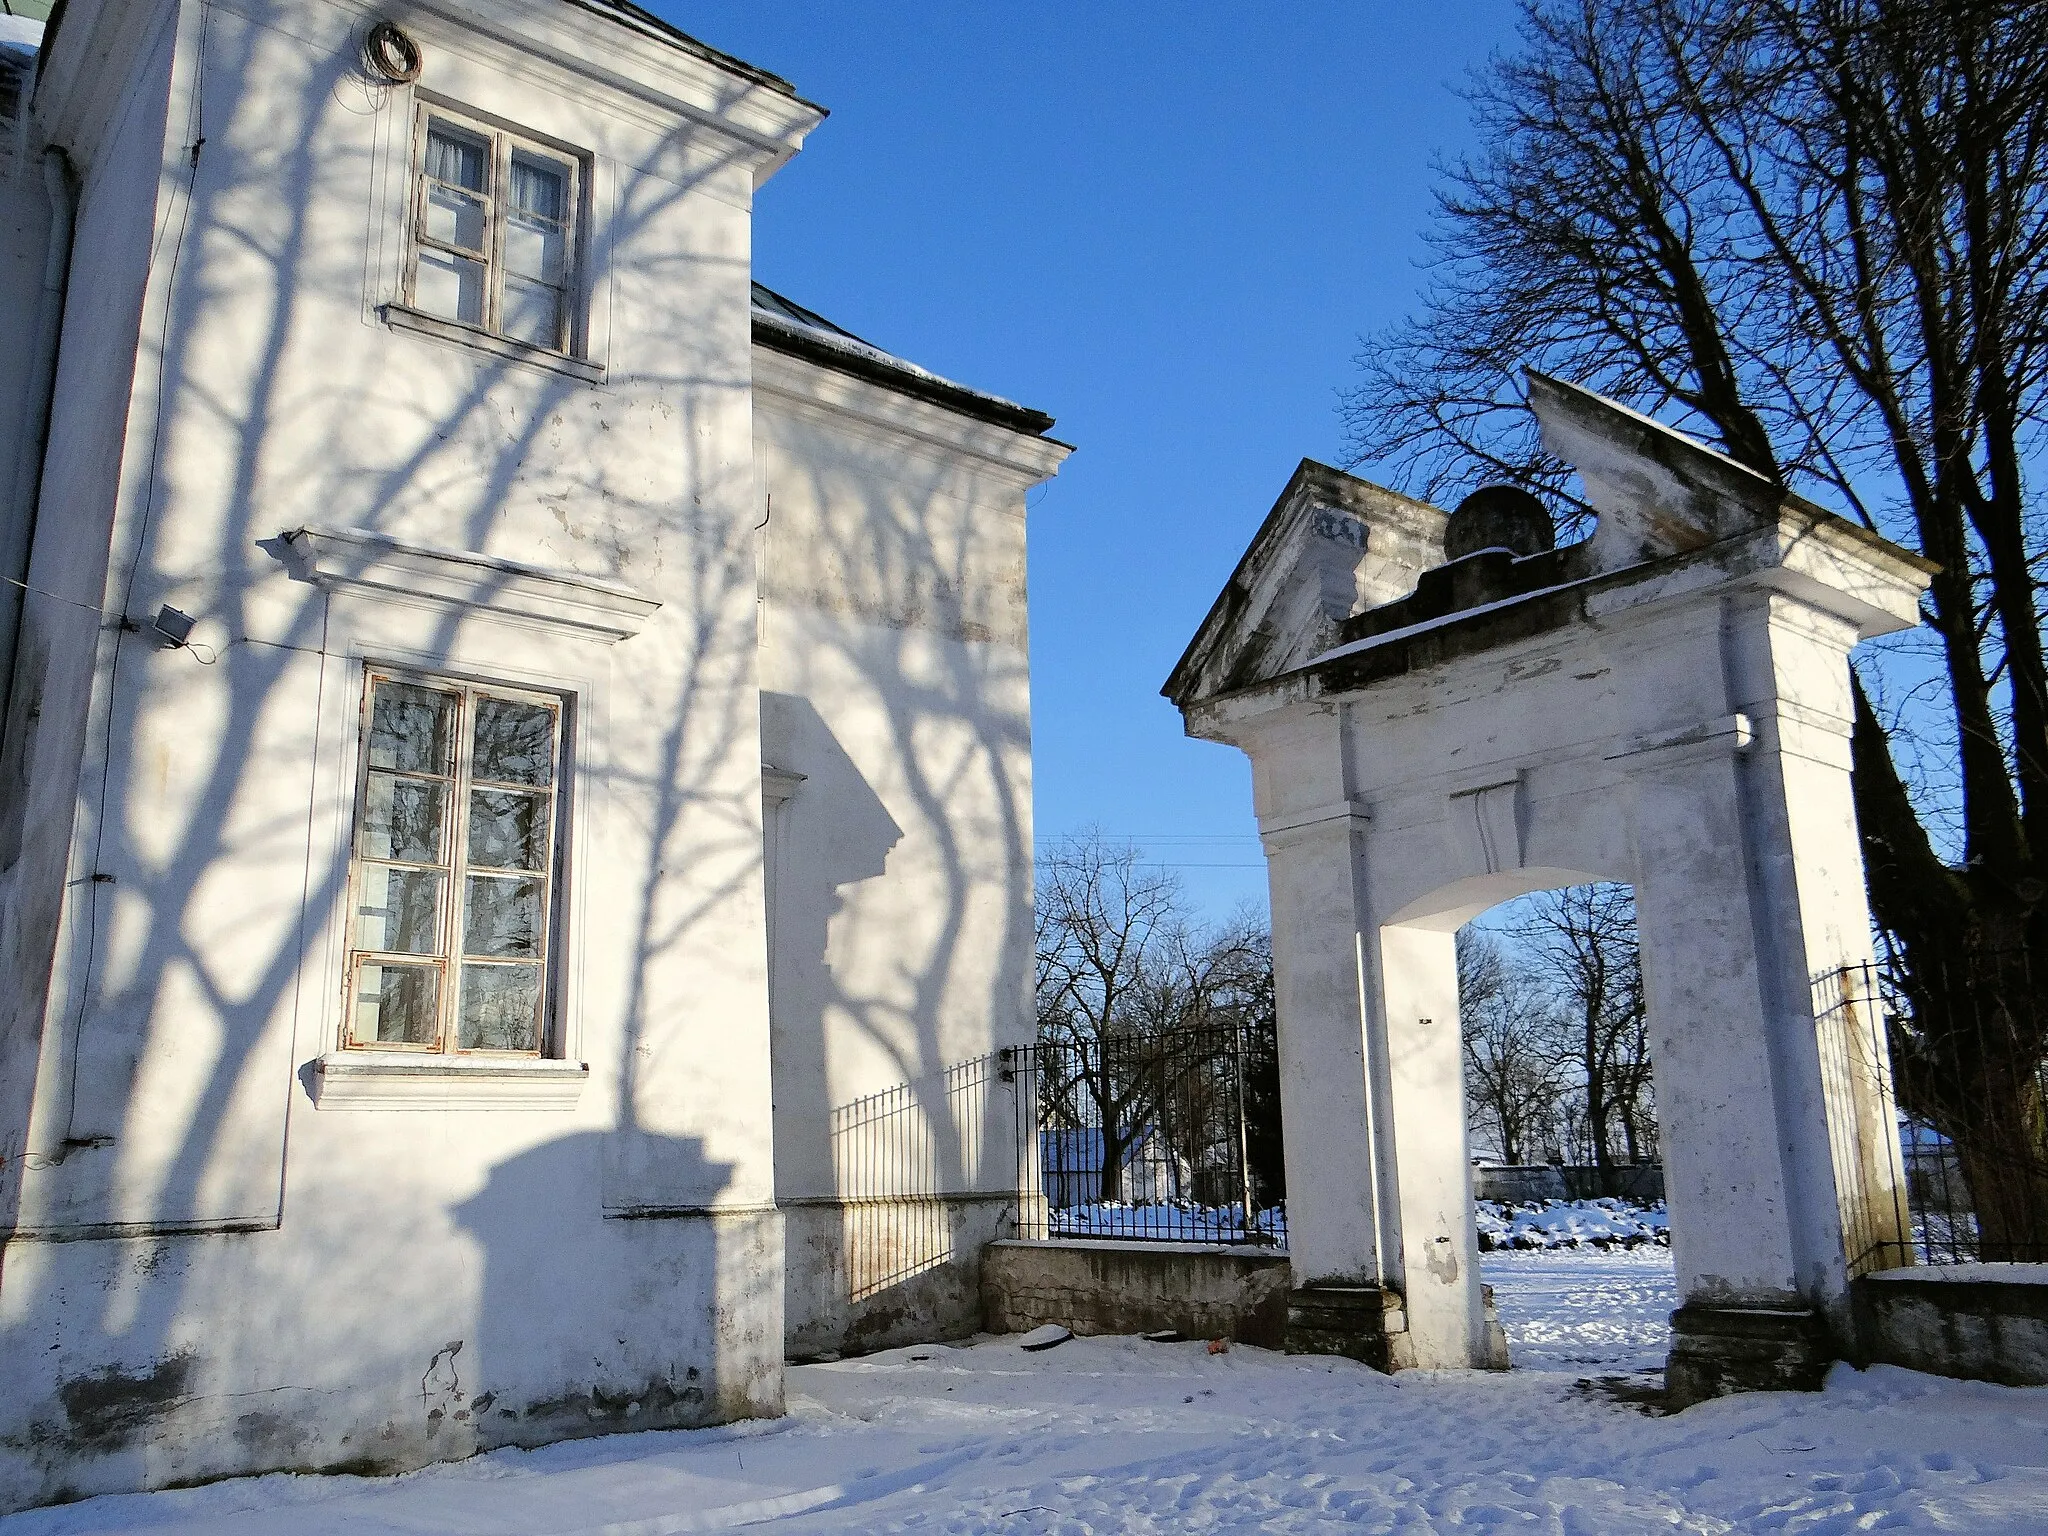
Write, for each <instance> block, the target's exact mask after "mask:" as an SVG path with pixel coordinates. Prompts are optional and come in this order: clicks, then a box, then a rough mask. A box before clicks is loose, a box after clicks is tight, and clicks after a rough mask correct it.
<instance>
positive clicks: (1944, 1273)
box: [1869, 1263, 2048, 1285]
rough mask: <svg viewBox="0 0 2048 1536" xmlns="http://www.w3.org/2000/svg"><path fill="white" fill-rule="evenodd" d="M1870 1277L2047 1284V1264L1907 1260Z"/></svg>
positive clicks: (1963, 1283) (1969, 1282)
mask: <svg viewBox="0 0 2048 1536" xmlns="http://www.w3.org/2000/svg"><path fill="white" fill-rule="evenodd" d="M1869 1278H1870V1279H1872V1280H1946V1281H1949V1282H1950V1283H1952V1284H1955V1285H1984V1284H1991V1285H2048V1264H1999V1263H1970V1264H1911V1265H1908V1266H1907V1267H1906V1268H1904V1269H1881V1270H1879V1271H1878V1272H1877V1273H1876V1274H1874V1275H1871V1276H1870V1277H1869Z"/></svg>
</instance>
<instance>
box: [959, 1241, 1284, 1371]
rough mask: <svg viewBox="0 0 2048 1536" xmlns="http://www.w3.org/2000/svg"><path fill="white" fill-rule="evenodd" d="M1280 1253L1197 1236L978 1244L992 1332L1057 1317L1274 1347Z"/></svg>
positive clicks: (1278, 1335)
mask: <svg viewBox="0 0 2048 1536" xmlns="http://www.w3.org/2000/svg"><path fill="white" fill-rule="evenodd" d="M1290 1283H1291V1282H1290V1279H1289V1270H1288V1264H1287V1255H1286V1254H1284V1253H1271V1252H1266V1251H1262V1250H1258V1249H1245V1248H1207V1247H1203V1246H1201V1245H1199V1244H1195V1243H1096V1242H1069V1243H1027V1242H1007V1241H1006V1242H996V1243H990V1244H989V1245H988V1248H987V1249H986V1250H985V1251H984V1252H983V1254H982V1261H981V1302H982V1313H983V1321H984V1323H985V1324H986V1326H987V1328H988V1330H989V1331H990V1332H991V1333H1021V1332H1023V1331H1025V1330H1027V1329H1031V1328H1036V1327H1038V1326H1040V1325H1041V1324H1044V1323H1061V1324H1064V1325H1065V1326H1066V1327H1068V1328H1071V1329H1073V1330H1074V1332H1076V1333H1081V1334H1095V1333H1150V1332H1152V1331H1153V1330H1155V1329H1162V1328H1175V1329H1178V1330H1179V1331H1180V1332H1182V1333H1184V1334H1187V1335H1188V1336H1189V1337H1191V1338H1205V1339H1235V1340H1237V1341H1238V1342H1240V1343H1244V1344H1257V1345H1259V1346H1261V1347H1263V1348H1266V1349H1278V1348H1280V1347H1281V1343H1282V1341H1283V1339H1284V1336H1285V1334H1286V1329H1287V1291H1288V1286H1289V1284H1290Z"/></svg>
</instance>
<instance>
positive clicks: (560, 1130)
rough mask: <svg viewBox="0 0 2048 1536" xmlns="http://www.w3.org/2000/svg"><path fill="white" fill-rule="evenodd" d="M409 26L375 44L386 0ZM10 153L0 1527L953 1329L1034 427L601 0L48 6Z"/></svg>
mask: <svg viewBox="0 0 2048 1536" xmlns="http://www.w3.org/2000/svg"><path fill="white" fill-rule="evenodd" d="M379 23H385V24H386V25H385V26H384V27H382V28H380V27H379V26H378V25H377V24H379ZM41 45H42V46H41V52H40V56H39V59H38V61H37V63H36V65H35V69H34V73H33V74H32V75H19V74H17V77H16V79H17V84H18V85H19V86H20V89H19V90H18V91H16V92H15V93H13V95H12V97H11V98H9V105H8V110H9V111H10V113H11V114H12V115H11V117H10V119H9V121H8V122H7V123H6V124H5V125H4V135H0V319H4V321H5V322H6V324H7V326H8V331H9V334H10V335H14V336H18V337H22V338H25V339H26V344H24V345H22V346H20V347H9V348H7V349H5V350H4V352H0V495H4V496H5V497H6V500H5V503H4V509H0V510H4V519H5V521H4V524H0V579H4V581H5V583H6V585H5V588H4V590H5V591H6V592H7V593H8V594H9V597H8V598H7V599H5V600H4V601H0V647H5V648H6V649H5V652H4V654H0V677H5V678H6V679H7V681H8V695H7V706H6V714H5V723H4V728H0V953H4V956H5V968H4V972H0V1234H4V1237H5V1247H4V1250H0V1382H4V1383H5V1391H4V1392H0V1509H9V1508H17V1507H21V1506H25V1505H29V1504H34V1503H38V1502H43V1501H47V1500H50V1499H54V1498H59V1497H65V1496H73V1495H79V1494H88V1493H95V1492H102V1491H110V1490H119V1489H130V1488H140V1487H151V1486H162V1485H165V1484H169V1483H176V1482H184V1481H191V1480H195V1479H204V1478H209V1477H215V1476H222V1475H231V1474H235V1473H240V1472H249V1471H258V1470H265V1469H272V1468H302V1467H321V1466H353V1467H360V1468H365V1469H394V1468H400V1467H405V1466H412V1465H418V1464H421V1463H423V1462H425V1461H429V1460H435V1459H445V1458H450V1457H457V1456H462V1455H465V1454H469V1453H470V1452H472V1451H474V1450H476V1449H479V1448H485V1447H489V1446H492V1445H497V1444H506V1443H522V1444H532V1443H539V1442H542V1441H547V1440H552V1439H558V1438H562V1437H564V1436H567V1435H574V1434H588V1433H599V1432H605V1431H608V1430H613V1429H621V1428H628V1427H631V1428H641V1427H654V1426H661V1425H685V1424H699V1423H707V1422H715V1421H718V1420H723V1419H731V1418H737V1417H744V1416H748V1415H758V1414H772V1413H775V1412H778V1411H780V1407H781V1366H782V1362H783V1360H784V1358H785V1354H786V1353H791V1354H816V1353H823V1352H827V1351H832V1350H844V1349H850V1348H859V1347H866V1346H871V1345H873V1344H876V1343H881V1342H889V1341H894V1340H899V1339H904V1338H909V1337H931V1336H935V1335H944V1334H948V1333H958V1332H963V1331H967V1330H970V1329H971V1328H972V1327H973V1326H974V1324H975V1321H976V1315H977V1306H978V1303H977V1301H976V1289H975V1281H974V1266H975V1263H976V1261H977V1255H978V1252H979V1247H980V1244H981V1242H983V1241H984V1240H986V1239H987V1238H989V1237H993V1236H996V1235H999V1233H1000V1232H1001V1230H1002V1223H1003V1220H1004V1218H1005V1214H1006V1211H1007V1205H1006V1200H1007V1199H1008V1192H1009V1191H1010V1190H1013V1189H1014V1187H1015V1178H1014V1168H1013V1166H1012V1160H1013V1159H1014V1142H1013V1139H1012V1137H1011V1135H1010V1130H1009V1126H1008V1124H1007V1121H1006V1119H1005V1118H1004V1117H1005V1116H1007V1113H1008V1109H1007V1102H1006V1100H1004V1099H1002V1097H1001V1089H1000V1085H999V1084H997V1083H996V1081H995V1079H994V1075H993V1073H991V1072H990V1071H988V1070H986V1068H985V1066H984V1065H982V1064H984V1063H985V1062H986V1060H987V1059H988V1058H989V1057H990V1056H991V1054H992V1053H993V1052H995V1051H997V1050H999V1049H1000V1048H1002V1047H1004V1046H1006V1045H1011V1044H1018V1043H1022V1042H1023V1041H1025V1040H1028V1039H1029V1037H1030V1033H1031V1004H1030V978H1031V965H1030V957H1031V943H1030V926H1031V925H1030V878H1031V866H1030V848H1031V817H1030V776H1029V764H1030V721H1029V687H1028V662H1027V655H1026V648H1025V647H1026V624H1025V608H1024V601H1025V586H1024V498H1025V493H1026V491H1027V490H1028V489H1029V488H1030V487H1031V486H1033V485H1035V484H1037V483H1038V482H1040V481H1042V480H1044V479H1045V478H1047V477H1048V476H1050V475H1051V474H1052V473H1054V471H1055V470H1056V469H1057V467H1058V465H1059V463H1060V461H1061V459H1062V458H1063V457H1064V455H1065V453H1066V451H1067V450H1066V449H1065V448H1064V447H1063V446H1062V445H1060V444H1058V443H1056V442H1054V441H1053V440H1052V439H1050V438H1049V437H1047V436H1046V432H1047V430H1048V429H1049V428H1050V426H1051V421H1050V420H1049V418H1047V417H1045V416H1043V415H1041V414H1039V413H1036V412H1033V411H1030V410H1027V409H1024V408H1022V407H1019V406H1016V405H1013V404H1010V403H1009V402H1007V401H1003V400H1000V399H997V398H995V397H992V396H989V395H985V394H981V393H979V392H977V391H974V390H970V389H966V388H964V387H962V386H959V385H956V384H952V383H949V382H947V381H945V380H943V379H939V378H936V377H934V376H932V375H930V374H928V373H925V372H923V371H922V370H919V369H916V368H914V367H912V366H911V365H909V364H907V363H904V362H902V361H901V360H900V359H897V358H894V357H892V356H890V355H888V354H887V353H884V352H881V351H878V350H877V349H875V348H873V347H870V346H868V345H867V344H865V343H863V342H861V341H859V340H858V339H856V338H854V337H851V336H849V335H847V334H846V333H845V332H843V331H840V330H839V329H837V328H836V327H834V326H832V325H831V324H829V323H828V322H825V321H823V320H821V319H820V318H819V317H817V316H815V315H813V314H811V313H810V312H809V311H806V310H803V309H801V308H800V307H799V306H796V305H794V304H791V303H789V302H788V301H785V300H781V299H779V298H778V297H777V296H775V295H773V294H770V293H768V292H767V291H766V290H762V289H759V288H757V287H756V286H754V285H753V283H752V249H751V208H752V199H753V196H754V194H755V191H756V190H757V188H758V187H759V186H760V185H761V184H762V183H763V182H764V181H765V180H766V179H767V178H768V177H769V176H770V175H772V174H773V172H774V171H775V170H776V169H777V168H778V167H779V166H780V165H782V164H783V163H784V162H785V161H787V160H788V158H789V157H790V156H791V155H792V154H794V153H795V152H796V151H797V150H798V148H799V147H800V145H801V144H802V141H803V139H804V136H805V135H806V134H807V133H808V132H809V131H810V130H811V129H812V128H813V127H815V126H816V124H817V122H818V121H819V120H820V118H821V117H822V115H823V114H822V111H821V110H820V109H819V108H817V107H815V106H813V105H811V104H810V103H808V102H806V101H804V100H803V99H802V98H801V97H799V96H798V95H796V93H795V92H794V91H793V90H791V89H790V88H789V86H787V85H786V84H785V83H784V82H782V81H780V80H778V79H776V78H775V77H773V76H770V75H767V74H765V73H763V72H762V71H759V70H757V69H754V68H753V67H751V66H749V65H746V64H743V63H741V62H739V61H737V60H734V59H731V58H728V57H726V56H724V55H721V54H719V53H717V52H715V51H714V50H712V49H709V48H706V47H705V46H703V45H702V44H700V43H697V42H695V41H694V40H692V39H689V38H687V37H684V36H683V35H681V34H679V33H675V32H673V31H671V30H669V29H668V28H666V27H664V26H663V25H661V24H660V23H658V22H656V21H654V20H653V19H652V18H650V17H648V16H646V15H645V14H644V13H641V12H639V11H638V10H636V9H635V8H634V7H632V6H630V5H628V4H624V3H612V0H492V3H488V4H487V3H484V0H421V3H412V4H405V5H401V6H394V7H393V8H391V9H390V10H388V11H371V10H368V9H365V8H363V7H361V6H358V5H354V4H349V3H343V0H130V3H125V4H119V5H117V4H112V3H102V0H67V3H66V5H65V6H64V7H63V8H62V9H61V10H60V12H59V13H58V15H57V17H56V18H55V20H54V22H53V24H52V25H51V26H50V27H49V29H48V31H47V33H46V34H45V35H44V36H43V37H42V39H41Z"/></svg>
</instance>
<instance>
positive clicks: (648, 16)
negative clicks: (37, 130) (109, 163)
mask: <svg viewBox="0 0 2048 1536" xmlns="http://www.w3.org/2000/svg"><path fill="white" fill-rule="evenodd" d="M64 3H65V0H0V4H4V5H5V6H6V9H7V11H8V12H9V13H10V14H13V15H17V16H31V17H33V16H38V15H45V14H47V15H48V17H49V20H48V21H47V22H46V23H45V25H44V29H43V48H44V51H45V52H47V51H48V49H49V47H50V45H51V44H52V43H54V42H55V41H56V39H57V27H58V25H59V23H61V22H62V21H63V20H64ZM567 3H568V4H570V5H573V6H577V7H579V8H580V9H582V10H586V11H594V12H595V13H596V14H598V15H600V16H604V17H607V18H609V19H610V20H612V21H615V22H617V23H619V24H620V25H621V26H625V27H630V28H632V29H633V30H634V31H635V32H639V33H642V34H643V35H645V36H648V37H653V38H656V39H658V40H660V41H661V42H664V43H667V44H668V45H669V46H670V47H672V48H680V49H682V50H683V51H684V52H685V53H693V54H695V55H696V56H697V57H698V58H700V59H706V60H708V61H710V62H711V63H713V64H716V65H718V66H719V67H720V68H721V69H727V70H730V71H732V73H734V74H736V75H738V76H740V77H741V78H743V79H747V80H751V81H753V82H754V83H755V84H756V85H759V86H763V87H765V88H766V89H768V90H771V91H775V92H777V93H779V94H780V95H783V96H787V97H788V98H789V99H790V100H792V101H801V102H803V104H804V105H805V106H807V107H810V108H811V109H812V110H814V111H816V112H818V113H820V114H823V113H824V111H825V109H824V108H823V107H821V106H819V105H818V104H817V103H816V102H815V101H804V98H803V97H801V96H799V95H797V93H796V87H795V86H793V85H791V84H790V83H789V82H788V81H787V80H785V79H783V78H782V76H780V75H771V74H770V73H769V72H768V71H767V70H765V69H761V68H758V67H757V66H755V65H752V64H749V63H748V62H747V61H746V60H745V59H739V58H734V57H733V56H732V55H731V54H729V53H721V52H720V51H719V50H718V49H716V48H714V47H712V46H711V45H710V44H709V43H706V42H702V41H700V40H699V39H697V38H694V37H692V36H690V34H689V33H687V32H685V31H683V30H682V28H680V27H675V26H671V25H670V24H669V23H667V22H665V21H663V20H662V19H661V18H660V17H659V16H657V15H655V14H654V13H653V12H652V11H649V10H644V9H642V8H641V7H640V6H637V5H635V4H633V0H567Z"/></svg>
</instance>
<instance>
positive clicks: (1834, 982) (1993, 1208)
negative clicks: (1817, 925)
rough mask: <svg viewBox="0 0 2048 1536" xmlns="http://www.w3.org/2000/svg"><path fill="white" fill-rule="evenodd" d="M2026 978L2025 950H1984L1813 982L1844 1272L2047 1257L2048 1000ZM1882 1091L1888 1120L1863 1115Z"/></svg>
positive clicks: (2029, 969) (1860, 969) (2029, 968)
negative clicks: (1845, 1233)
mask: <svg viewBox="0 0 2048 1536" xmlns="http://www.w3.org/2000/svg"><path fill="white" fill-rule="evenodd" d="M2035 981H2036V978H2035V977H2034V975H2033V965H2032V962H2031V959H2030V957H2029V956H2027V955H2026V954H2023V953H1986V954H1981V955H1976V956H1972V957H1971V958H1970V959H1969V960H1968V961H1967V962H1966V963H1964V964H1960V965H1956V966H1950V967H1944V968H1941V969H1938V970H1936V969H1933V968H1922V969H1921V970H1920V971H1916V972H1915V973H1914V974H1912V975H1910V976H1909V975H1908V974H1906V973H1905V972H1904V971H1903V970H1902V969H1899V968H1895V967H1891V966H1886V965H1881V964H1879V965H1863V966H1852V967H1845V968H1844V969H1842V970H1840V971H1837V972H1833V973H1830V974H1829V975H1827V976H1824V977H1822V978H1820V980H1819V981H1818V983H1817V984H1816V990H1815V1007H1814V1014H1815V1019H1816V1022H1817V1024H1818V1026H1819V1030H1820V1044H1821V1063H1822V1069H1823V1072H1824V1073H1825V1074H1826V1075H1827V1076H1828V1078H1829V1086H1830V1092H1829V1102H1830V1106H1831V1113H1832V1115H1833V1124H1832V1127H1831V1129H1832V1131H1833V1142H1834V1151H1835V1170H1836V1178H1837V1182H1838V1184H1839V1185H1840V1186H1841V1188H1842V1191H1843V1193H1844V1194H1845V1196H1846V1198H1845V1201H1844V1204H1845V1207H1847V1209H1848V1211H1849V1214H1850V1223H1849V1225H1850V1237H1851V1243H1850V1252H1851V1253H1852V1254H1854V1255H1855V1259H1854V1261H1853V1262H1852V1265H1851V1269H1852V1272H1855V1273H1864V1272H1868V1271H1870V1270H1874V1269H1883V1268H1889V1267H1893V1266H1896V1265H1905V1264H1913V1263H1921V1264H1960V1263H1971V1262H1978V1261H2017V1262H2027V1263H2037V1262H2042V1261H2048V997H2043V996H2042V995H2041V994H2040V992H2039V991H2038V990H2037V988H2036V985H2035ZM1871 1088H1876V1089H1880V1090H1888V1093H1871V1092H1869V1091H1867V1090H1868V1089H1871ZM1887 1098H1889V1099H1891V1100H1895V1101H1896V1103H1897V1106H1898V1112H1897V1115H1896V1123H1895V1124H1890V1125H1886V1124H1879V1123H1877V1121H1876V1118H1875V1117H1874V1115H1873V1113H1872V1111H1871V1106H1872V1105H1873V1104H1882V1103H1883V1102H1885V1101H1886V1099H1887Z"/></svg>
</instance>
